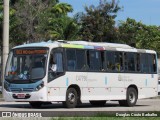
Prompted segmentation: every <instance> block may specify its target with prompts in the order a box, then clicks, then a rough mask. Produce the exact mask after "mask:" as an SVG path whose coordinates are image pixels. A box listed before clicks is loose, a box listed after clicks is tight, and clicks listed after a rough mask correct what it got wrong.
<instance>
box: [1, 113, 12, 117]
mask: <svg viewBox="0 0 160 120" xmlns="http://www.w3.org/2000/svg"><path fill="white" fill-rule="evenodd" d="M11 115H12V114H11V112H2V117H12V116H11Z"/></svg>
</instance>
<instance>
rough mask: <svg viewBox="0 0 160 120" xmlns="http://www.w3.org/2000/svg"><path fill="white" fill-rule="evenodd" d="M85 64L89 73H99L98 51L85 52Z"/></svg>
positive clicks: (99, 60)
mask: <svg viewBox="0 0 160 120" xmlns="http://www.w3.org/2000/svg"><path fill="white" fill-rule="evenodd" d="M87 53H88V54H87V64H88V66H89V70H90V71H101V56H100V51H87Z"/></svg>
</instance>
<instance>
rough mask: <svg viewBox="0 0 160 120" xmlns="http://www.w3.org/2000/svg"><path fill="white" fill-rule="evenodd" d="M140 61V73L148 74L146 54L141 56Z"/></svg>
mask: <svg viewBox="0 0 160 120" xmlns="http://www.w3.org/2000/svg"><path fill="white" fill-rule="evenodd" d="M140 61H141V71H142V72H143V73H149V65H148V54H146V53H143V54H141V57H140Z"/></svg>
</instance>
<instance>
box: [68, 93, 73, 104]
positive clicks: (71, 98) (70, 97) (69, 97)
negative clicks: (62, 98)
mask: <svg viewBox="0 0 160 120" xmlns="http://www.w3.org/2000/svg"><path fill="white" fill-rule="evenodd" d="M68 101H69V102H70V103H74V101H75V95H74V94H73V93H69V94H68Z"/></svg>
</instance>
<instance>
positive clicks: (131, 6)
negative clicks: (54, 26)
mask: <svg viewBox="0 0 160 120" xmlns="http://www.w3.org/2000/svg"><path fill="white" fill-rule="evenodd" d="M60 2H65V3H69V4H71V5H72V7H73V9H74V11H73V12H72V13H69V16H73V15H74V14H76V13H77V12H84V6H85V5H87V6H90V5H94V6H97V5H98V4H99V0H60ZM119 6H120V7H123V8H122V10H120V11H119V12H118V14H117V18H116V23H117V24H118V21H120V20H122V21H125V20H126V19H127V18H128V17H129V18H132V19H135V20H136V21H137V22H140V21H141V22H142V23H144V24H146V25H157V26H160V0H119Z"/></svg>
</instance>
